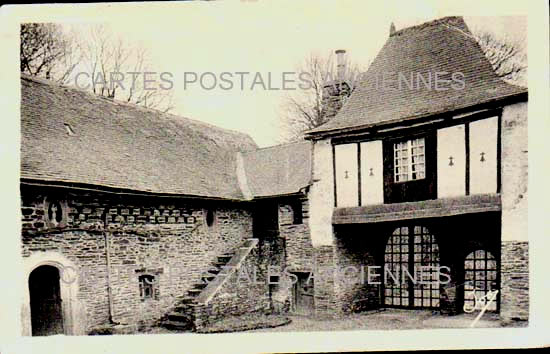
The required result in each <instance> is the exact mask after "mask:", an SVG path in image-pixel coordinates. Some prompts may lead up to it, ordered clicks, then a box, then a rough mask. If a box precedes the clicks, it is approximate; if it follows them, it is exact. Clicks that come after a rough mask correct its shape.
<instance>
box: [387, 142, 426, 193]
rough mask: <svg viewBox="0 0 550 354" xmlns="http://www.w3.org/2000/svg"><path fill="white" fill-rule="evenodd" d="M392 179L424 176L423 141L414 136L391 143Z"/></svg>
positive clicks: (404, 179)
mask: <svg viewBox="0 0 550 354" xmlns="http://www.w3.org/2000/svg"><path fill="white" fill-rule="evenodd" d="M393 152H394V155H393V162H394V164H393V165H394V180H395V182H406V181H414V180H418V179H423V178H425V176H426V162H425V161H426V160H425V156H426V155H425V141H424V138H416V139H411V140H406V141H401V142H399V143H394V144H393Z"/></svg>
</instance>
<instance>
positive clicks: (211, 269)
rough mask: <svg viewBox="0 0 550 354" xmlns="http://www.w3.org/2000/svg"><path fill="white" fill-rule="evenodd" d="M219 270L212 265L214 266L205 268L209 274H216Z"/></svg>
mask: <svg viewBox="0 0 550 354" xmlns="http://www.w3.org/2000/svg"><path fill="white" fill-rule="evenodd" d="M220 271H221V269H220V268H218V267H214V266H212V267H210V268H209V269H208V270H207V272H208V273H211V274H218V273H219V272H220Z"/></svg>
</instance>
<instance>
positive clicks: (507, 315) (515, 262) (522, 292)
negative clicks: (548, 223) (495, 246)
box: [500, 241, 529, 320]
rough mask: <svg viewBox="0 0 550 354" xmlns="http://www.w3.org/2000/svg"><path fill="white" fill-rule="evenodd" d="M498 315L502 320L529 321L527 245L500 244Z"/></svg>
mask: <svg viewBox="0 0 550 354" xmlns="http://www.w3.org/2000/svg"><path fill="white" fill-rule="evenodd" d="M500 269H501V297H500V314H501V318H502V319H504V320H527V319H529V244H528V243H527V242H514V241H504V242H502V261H501V267H500Z"/></svg>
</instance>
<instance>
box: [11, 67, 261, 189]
mask: <svg viewBox="0 0 550 354" xmlns="http://www.w3.org/2000/svg"><path fill="white" fill-rule="evenodd" d="M21 86H22V89H21V130H22V132H21V133H22V134H21V178H25V179H32V180H41V181H56V182H70V183H84V184H92V185H99V186H105V187H113V188H122V189H131V190H137V191H146V192H154V193H167V194H182V195H192V196H201V197H216V198H226V199H242V198H243V195H242V193H241V190H240V188H239V185H238V181H237V177H236V152H237V151H247V150H251V149H256V148H257V146H256V144H255V143H254V141H253V140H252V139H251V138H250V137H249V136H248V135H246V134H242V133H238V132H234V131H229V130H225V129H221V128H218V127H215V126H212V125H209V124H206V123H202V122H198V121H195V120H191V119H188V118H183V117H177V116H174V115H171V114H164V113H161V112H159V111H156V110H152V109H145V108H141V107H138V106H135V105H132V104H127V103H122V102H118V101H112V100H108V99H105V98H102V97H98V96H96V95H93V94H91V93H88V92H84V91H81V90H77V89H73V88H67V87H62V86H59V85H56V84H53V83H51V82H49V81H45V80H39V79H35V78H31V77H28V76H26V75H22V76H21Z"/></svg>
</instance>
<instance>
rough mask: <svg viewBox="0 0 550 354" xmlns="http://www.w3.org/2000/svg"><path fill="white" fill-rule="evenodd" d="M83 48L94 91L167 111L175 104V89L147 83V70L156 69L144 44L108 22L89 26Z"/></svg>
mask: <svg viewBox="0 0 550 354" xmlns="http://www.w3.org/2000/svg"><path fill="white" fill-rule="evenodd" d="M83 52H84V63H85V67H86V69H87V70H86V73H87V74H88V75H87V77H88V80H89V85H88V86H89V87H90V88H91V90H92V91H93V92H94V93H96V94H98V95H101V96H104V97H108V98H111V99H114V98H116V99H119V100H122V101H126V102H131V103H135V104H138V105H142V106H145V107H149V108H156V109H159V110H161V111H164V112H168V111H170V110H171V109H173V108H174V107H173V105H172V97H173V96H172V91H171V90H168V89H163V88H162V87H159V86H157V87H147V86H146V83H145V76H146V75H147V74H146V73H153V72H154V71H153V70H152V69H151V64H150V60H149V52H148V51H147V49H145V48H144V47H142V46H139V45H137V44H134V43H131V42H130V41H127V40H124V39H122V38H121V37H119V36H115V35H114V34H113V32H112V31H111V30H110V28H109V27H107V26H105V25H96V26H93V27H91V28H90V29H89V39H88V40H87V41H86V43H85V44H83ZM155 74H159V73H158V72H155Z"/></svg>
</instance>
